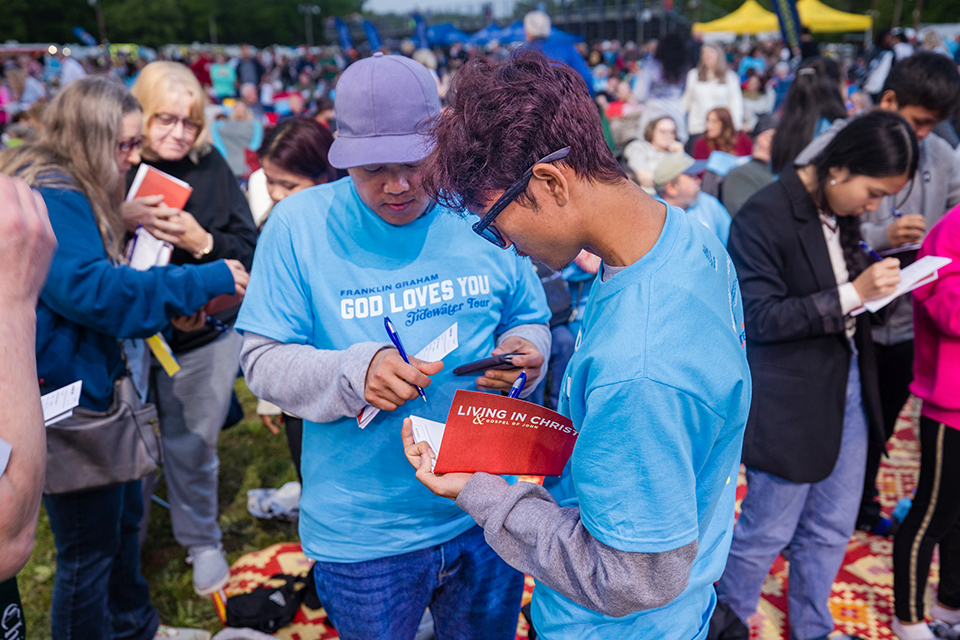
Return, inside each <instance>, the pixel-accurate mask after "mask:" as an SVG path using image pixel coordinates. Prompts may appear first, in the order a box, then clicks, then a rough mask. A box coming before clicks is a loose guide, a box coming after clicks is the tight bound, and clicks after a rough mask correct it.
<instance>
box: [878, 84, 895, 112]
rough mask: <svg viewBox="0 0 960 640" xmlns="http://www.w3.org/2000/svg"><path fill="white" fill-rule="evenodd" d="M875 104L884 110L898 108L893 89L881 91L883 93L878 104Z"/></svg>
mask: <svg viewBox="0 0 960 640" xmlns="http://www.w3.org/2000/svg"><path fill="white" fill-rule="evenodd" d="M877 106H879V107H880V108H881V109H883V110H884V111H896V110H897V109H899V108H900V103H899V102H897V94H896V93H895V92H894V91H893V89H887V90H886V91H884V92H883V95H881V96H880V104H879V105H877Z"/></svg>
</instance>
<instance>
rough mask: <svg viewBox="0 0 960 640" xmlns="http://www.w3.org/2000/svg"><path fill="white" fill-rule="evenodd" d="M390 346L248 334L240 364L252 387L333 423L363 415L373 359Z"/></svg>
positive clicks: (305, 415)
mask: <svg viewBox="0 0 960 640" xmlns="http://www.w3.org/2000/svg"><path fill="white" fill-rule="evenodd" d="M389 347H390V345H389V344H381V343H377V342H360V343H357V344H355V345H353V346H351V347H350V348H348V349H344V350H342V351H327V350H323V349H315V348H314V347H311V346H309V345H303V344H286V343H283V342H277V341H276V340H271V339H270V338H265V337H264V336H261V335H257V334H256V333H250V332H247V333H245V334H244V336H243V349H242V350H241V351H240V366H241V367H242V368H243V375H244V376H245V378H246V382H247V387H249V389H250V391H251V392H252V393H253V394H254V395H255V396H257V397H258V398H263V399H264V400H267V401H269V402H272V403H274V404H276V405H277V406H279V407H281V408H282V409H283V410H284V411H288V412H290V413H292V414H293V415H296V416H300V417H301V418H304V419H305V420H309V421H311V422H333V421H334V420H339V419H340V418H345V417H351V416H356V415H358V414H359V413H360V412H361V411H363V407H364V406H366V404H367V402H366V400H364V398H363V390H364V385H365V383H366V379H367V368H368V367H369V366H370V361H371V360H372V359H373V356H374V354H376V353H377V352H378V351H380V350H381V349H386V348H389Z"/></svg>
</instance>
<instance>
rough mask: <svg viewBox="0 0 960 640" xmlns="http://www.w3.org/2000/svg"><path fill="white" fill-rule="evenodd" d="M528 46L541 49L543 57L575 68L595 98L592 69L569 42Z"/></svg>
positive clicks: (542, 42)
mask: <svg viewBox="0 0 960 640" xmlns="http://www.w3.org/2000/svg"><path fill="white" fill-rule="evenodd" d="M527 46H529V47H534V48H536V49H539V50H540V51H541V52H542V53H543V55H545V56H547V57H548V58H550V59H551V60H556V61H557V62H562V63H563V64H565V65H569V66H571V67H573V70H574V71H576V72H577V73H579V74H580V76H581V77H582V78H583V81H584V82H586V83H587V91H589V92H590V96H591V97H592V96H593V75H592V74H591V73H590V67H588V66H587V61H586V60H584V59H583V56H582V55H580V53H579V52H578V51H577V50H576V48H575V47H574V46H573V45H572V44H570V43H569V42H563V41H560V40H534V41H533V42H530V43H529V44H528V45H527Z"/></svg>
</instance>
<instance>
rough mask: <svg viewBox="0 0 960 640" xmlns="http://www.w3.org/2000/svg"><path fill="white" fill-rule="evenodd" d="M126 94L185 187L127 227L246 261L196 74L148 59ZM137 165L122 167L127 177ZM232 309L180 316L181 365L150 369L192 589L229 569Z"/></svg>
mask: <svg viewBox="0 0 960 640" xmlns="http://www.w3.org/2000/svg"><path fill="white" fill-rule="evenodd" d="M131 93H133V95H134V96H135V97H136V98H137V99H138V100H139V101H140V103H141V104H142V105H143V133H144V136H145V138H146V142H145V144H144V147H143V151H142V152H141V155H142V156H143V159H144V161H145V162H147V163H149V164H150V165H152V166H154V167H156V168H157V169H160V170H161V171H164V172H166V173H168V174H170V175H172V176H174V177H176V178H179V179H180V180H183V181H184V182H186V183H187V184H189V185H190V186H191V187H193V192H192V193H191V194H190V198H189V199H188V200H187V203H186V205H185V207H184V210H183V211H179V210H174V209H171V208H170V207H167V206H165V205H163V203H162V202H158V201H157V199H148V198H144V199H141V200H139V201H135V202H132V203H128V204H127V205H126V207H125V208H124V222H125V223H126V226H127V230H128V231H132V230H133V229H134V228H136V225H137V224H142V225H143V226H144V227H146V228H147V229H148V230H149V231H150V232H151V233H153V234H154V235H155V236H156V237H157V238H159V239H161V240H166V241H167V242H170V243H171V244H173V245H174V247H175V249H174V252H173V256H172V258H171V263H172V264H178V265H179V264H206V263H208V262H212V261H214V260H219V259H221V258H231V259H235V260H239V261H240V262H241V263H242V264H243V265H244V266H246V267H247V268H249V267H250V265H251V263H252V261H253V248H254V244H255V242H256V235H257V233H256V229H255V227H254V224H253V217H252V216H251V215H250V208H249V206H248V205H247V200H246V198H245V197H244V195H243V193H242V192H241V191H240V188H239V186H238V185H237V181H236V179H235V178H234V176H233V173H231V171H230V167H229V166H228V165H227V163H226V161H225V160H224V159H223V157H221V156H220V154H219V153H217V152H216V151H214V150H213V148H212V146H211V145H210V143H209V142H208V129H209V126H208V123H207V122H206V120H205V119H204V115H203V107H204V103H205V96H204V93H203V90H202V88H201V87H200V83H199V82H198V81H197V79H196V77H194V75H193V74H192V73H191V72H190V70H189V69H187V68H186V67H184V66H183V65H180V64H176V63H173V62H153V63H150V64H148V65H147V66H146V67H144V69H143V71H141V72H140V76H139V77H138V78H137V82H136V83H135V84H134V85H133V88H132V89H131ZM137 169H138V167H137V166H134V167H132V168H131V169H130V171H129V172H128V173H127V181H128V183H129V182H131V181H132V180H133V177H134V175H135V174H136V171H137ZM237 312H238V307H237V306H234V307H233V308H232V309H226V310H224V311H221V312H220V313H216V314H215V317H216V319H217V320H219V321H220V323H216V326H210V323H207V322H206V317H205V314H204V313H202V312H198V313H197V314H195V315H194V316H192V317H190V318H182V319H179V320H178V321H177V322H175V323H174V329H173V331H172V335H169V342H170V346H171V348H172V349H173V353H174V355H175V356H176V358H177V360H178V362H179V364H180V367H181V369H180V371H179V372H178V373H177V374H176V376H175V377H171V376H168V375H167V374H166V373H165V372H164V370H163V369H162V368H160V367H159V366H154V368H153V381H154V390H155V392H156V401H157V408H158V410H159V413H160V431H161V434H162V435H163V438H162V441H163V453H164V472H165V474H166V479H167V488H168V492H169V499H170V505H171V510H170V515H171V521H172V524H173V533H174V536H175V537H176V539H177V541H178V542H179V543H180V544H181V545H183V546H185V547H187V549H188V551H189V556H188V558H187V562H190V563H191V564H192V565H193V586H194V589H195V590H196V591H197V593H198V594H200V595H207V594H209V593H213V592H214V591H216V590H218V589H220V588H221V587H222V586H223V585H224V584H225V583H226V581H227V578H228V577H229V568H228V566H227V562H226V559H225V557H224V555H223V549H222V547H221V544H220V540H221V537H222V534H221V531H220V527H219V525H218V524H217V471H218V468H219V460H218V458H217V436H218V435H219V433H220V429H221V427H222V426H223V423H224V420H225V419H226V416H227V412H228V409H229V406H230V399H231V396H232V393H233V382H234V380H235V379H236V377H237V376H236V374H237V371H238V368H239V357H240V342H241V340H240V336H239V335H238V334H237V333H236V332H235V331H234V330H233V329H232V328H231V327H232V324H233V321H234V320H235V319H236V315H237ZM224 325H226V326H224ZM224 329H225V330H224ZM154 364H155V365H156V363H154ZM149 488H150V487H147V489H149Z"/></svg>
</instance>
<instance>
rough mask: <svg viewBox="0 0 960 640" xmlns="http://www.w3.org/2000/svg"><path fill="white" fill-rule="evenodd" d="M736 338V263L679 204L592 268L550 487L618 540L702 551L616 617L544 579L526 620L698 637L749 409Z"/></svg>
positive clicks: (602, 535) (723, 544) (726, 534)
mask: <svg viewBox="0 0 960 640" xmlns="http://www.w3.org/2000/svg"><path fill="white" fill-rule="evenodd" d="M744 345H745V337H744V328H743V306H742V304H741V298H740V289H739V284H738V281H737V274H736V271H735V269H734V267H733V263H732V262H731V261H730V258H729V257H728V256H727V253H726V251H725V250H724V248H723V245H722V244H721V243H720V240H719V239H717V237H716V236H715V235H714V234H713V233H712V232H711V231H709V230H708V229H707V228H706V227H704V226H703V225H701V224H700V223H698V222H697V221H695V220H693V219H692V218H691V217H690V216H689V215H687V214H686V213H684V212H683V211H682V210H681V209H678V208H676V207H668V208H667V217H666V223H665V224H664V227H663V231H662V232H661V234H660V237H659V239H658V240H657V242H656V244H655V245H654V247H653V249H651V251H650V252H649V253H647V254H646V255H645V256H643V257H642V258H641V259H640V260H638V261H637V262H636V263H634V264H632V265H630V266H629V267H627V268H625V269H623V270H622V271H620V272H618V273H616V274H615V275H613V276H612V277H610V278H609V279H608V280H607V281H605V282H604V281H602V279H601V278H597V280H596V282H595V283H594V285H593V290H592V292H591V295H590V302H589V304H588V306H587V311H586V315H585V318H584V322H583V326H582V328H581V330H580V334H579V335H578V337H577V350H576V352H575V353H574V355H573V357H572V359H571V360H570V364H569V365H568V367H567V371H566V374H565V380H564V383H563V388H562V389H561V393H560V411H561V412H562V413H564V414H566V415H568V416H569V417H570V418H571V419H572V420H573V424H574V426H575V427H576V428H577V429H578V430H579V431H580V436H579V437H578V439H577V444H576V447H575V448H574V451H573V455H572V457H571V458H570V462H569V463H568V465H567V469H566V470H565V471H564V475H563V476H562V477H561V478H560V479H559V481H557V482H556V483H552V482H547V483H546V486H548V488H550V489H551V492H552V493H553V494H554V495H555V497H557V498H558V500H560V502H561V504H562V505H564V506H574V505H575V506H579V508H580V517H581V519H582V521H583V524H584V526H585V527H586V529H587V531H589V532H590V534H591V535H592V536H593V537H595V538H596V539H597V540H599V541H600V542H602V543H604V544H606V545H608V546H610V547H613V548H614V549H619V550H621V551H628V552H635V553H660V552H664V551H670V550H673V549H678V548H680V547H684V546H686V545H688V544H690V543H691V542H693V541H694V540H697V541H698V543H699V547H698V549H699V551H698V554H697V558H696V559H695V560H694V562H693V566H692V569H691V572H690V580H689V585H688V586H687V589H686V590H685V591H684V592H683V593H682V594H681V595H680V596H679V597H677V598H676V599H675V600H674V601H673V602H671V603H670V604H668V605H666V606H664V607H661V608H658V609H653V610H649V611H642V612H637V613H634V614H631V615H628V616H624V617H622V618H613V617H608V616H604V615H602V614H600V613H597V612H595V611H591V610H589V609H586V608H584V607H582V606H580V605H578V604H576V603H574V602H573V601H571V600H569V599H567V598H566V597H564V596H563V595H561V594H559V593H557V592H555V591H553V590H551V589H550V588H549V587H546V586H545V585H543V584H538V585H537V586H536V589H535V591H534V595H533V620H534V627H535V628H536V629H537V632H538V633H540V634H541V635H542V636H543V637H544V638H549V639H550V640H566V639H570V640H574V639H575V640H583V639H585V638H589V639H595V638H597V639H607V638H609V639H611V640H612V639H616V640H622V639H623V638H658V639H660V640H694V639H700V638H704V637H706V634H707V629H708V626H709V621H710V615H711V613H712V612H713V608H714V605H715V595H714V589H713V583H714V582H715V581H716V580H718V579H719V578H720V575H721V574H722V573H723V569H724V566H725V564H726V559H727V552H728V550H729V547H730V540H731V538H732V534H733V522H734V518H733V516H734V501H735V496H736V486H737V473H738V471H739V465H740V452H741V446H742V442H743V431H744V427H745V426H746V422H747V412H748V410H749V408H750V391H751V385H750V372H749V369H748V367H747V359H746V354H745V352H744ZM550 485H553V486H550Z"/></svg>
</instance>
